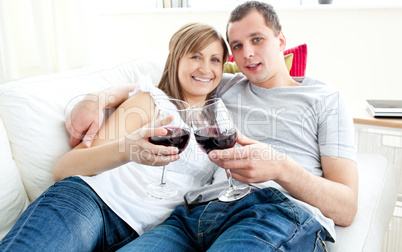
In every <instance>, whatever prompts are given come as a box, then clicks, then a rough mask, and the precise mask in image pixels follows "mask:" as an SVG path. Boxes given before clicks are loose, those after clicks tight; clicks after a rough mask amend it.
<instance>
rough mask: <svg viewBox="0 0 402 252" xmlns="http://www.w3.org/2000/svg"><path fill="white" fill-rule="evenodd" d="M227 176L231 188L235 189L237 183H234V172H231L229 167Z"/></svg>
mask: <svg viewBox="0 0 402 252" xmlns="http://www.w3.org/2000/svg"><path fill="white" fill-rule="evenodd" d="M226 176H227V178H228V183H229V190H235V189H236V187H235V185H234V183H233V178H232V173H231V172H230V170H229V169H226Z"/></svg>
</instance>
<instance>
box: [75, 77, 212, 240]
mask: <svg viewBox="0 0 402 252" xmlns="http://www.w3.org/2000/svg"><path fill="white" fill-rule="evenodd" d="M137 92H149V93H150V95H151V97H153V98H155V97H167V96H166V94H165V93H164V92H162V91H161V90H160V89H158V88H156V87H155V86H154V85H153V83H152V82H151V80H150V79H149V78H145V77H142V78H139V80H138V82H137V87H136V89H135V91H134V92H133V93H132V94H131V95H133V94H135V93H137ZM166 168H167V178H166V182H167V183H168V184H170V185H173V186H175V187H176V188H177V189H178V191H179V194H178V196H176V197H175V198H173V199H169V200H160V199H156V198H154V197H152V196H150V195H149V194H148V193H147V191H146V187H147V185H148V184H149V183H152V182H154V181H160V180H161V176H162V167H161V166H147V165H141V164H138V163H135V162H130V163H127V164H125V165H122V166H120V167H117V168H115V169H112V170H109V171H106V172H103V173H101V174H99V175H96V176H92V177H87V176H80V177H81V178H82V179H83V180H84V181H85V182H86V183H87V184H88V185H89V186H91V188H92V189H93V190H94V191H95V192H96V193H97V194H98V195H99V197H100V198H101V199H102V200H103V201H104V202H105V203H106V204H107V205H108V206H109V207H110V208H111V209H112V210H113V211H114V212H115V213H116V214H117V215H118V216H119V217H120V218H122V219H123V220H124V221H125V222H127V223H128V224H129V225H130V226H131V227H132V228H133V229H134V230H135V231H136V232H137V233H138V234H139V235H141V234H142V233H144V232H145V231H147V230H149V229H151V228H152V227H154V226H156V225H158V224H160V223H162V222H163V221H164V220H165V219H166V218H167V217H168V216H169V215H170V213H171V212H172V211H173V209H174V208H175V207H176V206H177V205H179V204H184V199H183V195H184V194H185V193H186V192H187V191H190V190H194V189H197V188H199V187H201V186H203V185H205V184H206V183H207V182H208V181H210V179H211V177H212V175H213V173H214V172H215V170H216V168H217V166H216V165H214V164H213V163H212V162H211V161H209V159H208V157H207V155H206V154H205V153H204V152H202V151H201V150H200V148H199V147H198V145H197V143H196V141H195V138H194V135H193V134H191V138H190V142H189V144H188V146H187V148H186V149H185V150H184V151H183V152H182V153H181V154H180V159H179V160H178V161H175V162H172V163H170V164H169V165H167V166H166Z"/></svg>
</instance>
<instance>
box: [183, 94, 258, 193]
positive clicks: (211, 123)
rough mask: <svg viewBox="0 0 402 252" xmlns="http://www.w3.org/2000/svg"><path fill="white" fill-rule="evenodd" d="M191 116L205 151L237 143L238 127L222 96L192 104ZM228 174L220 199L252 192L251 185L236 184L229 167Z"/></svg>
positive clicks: (199, 143)
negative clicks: (226, 183) (226, 185)
mask: <svg viewBox="0 0 402 252" xmlns="http://www.w3.org/2000/svg"><path fill="white" fill-rule="evenodd" d="M190 118H191V123H192V127H193V130H194V135H195V139H196V140H197V143H198V145H199V146H200V148H201V149H202V150H203V151H204V152H205V153H207V154H208V153H209V152H210V151H212V150H223V149H227V148H232V147H233V146H234V145H235V143H236V138H237V133H236V127H235V126H234V124H233V120H232V117H231V114H230V112H229V111H228V110H227V108H226V106H225V104H224V103H223V101H222V100H221V99H220V98H213V99H209V100H206V101H204V102H201V103H198V104H196V105H194V106H192V107H191V110H190ZM226 174H227V178H228V182H229V187H228V188H227V189H226V190H225V191H223V192H221V193H220V194H219V197H218V198H219V200H220V201H233V200H238V199H240V198H242V197H244V196H246V195H247V194H248V193H249V192H250V187H249V186H243V187H237V186H235V184H234V182H233V178H232V174H231V173H230V170H229V169H226Z"/></svg>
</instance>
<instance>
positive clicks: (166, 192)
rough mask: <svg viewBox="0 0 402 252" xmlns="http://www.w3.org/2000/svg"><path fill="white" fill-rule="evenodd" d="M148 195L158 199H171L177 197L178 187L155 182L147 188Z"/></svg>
mask: <svg viewBox="0 0 402 252" xmlns="http://www.w3.org/2000/svg"><path fill="white" fill-rule="evenodd" d="M147 193H148V194H149V195H151V196H152V197H154V198H157V199H171V198H174V197H176V195H177V194H178V190H177V188H176V187H174V186H171V185H168V184H164V185H162V184H161V183H160V182H153V183H151V184H149V185H148V186H147Z"/></svg>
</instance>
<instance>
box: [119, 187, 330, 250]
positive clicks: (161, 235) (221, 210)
mask: <svg viewBox="0 0 402 252" xmlns="http://www.w3.org/2000/svg"><path fill="white" fill-rule="evenodd" d="M324 240H325V231H324V228H323V227H322V226H321V224H320V223H319V222H318V221H316V220H315V219H314V218H313V217H312V216H311V215H310V214H309V213H308V212H306V211H305V210H303V209H301V208H299V207H297V206H295V205H294V204H293V203H292V202H291V201H290V200H289V199H288V198H286V197H285V196H284V195H283V194H282V193H281V192H279V191H278V190H276V189H273V188H265V189H261V190H258V191H254V192H253V193H251V194H249V195H247V196H246V197H244V198H243V199H241V200H239V201H233V202H219V201H212V202H209V203H208V204H204V205H200V206H196V207H194V208H192V209H190V210H187V209H186V208H185V207H183V206H178V207H176V208H175V210H174V212H173V213H172V215H171V216H170V217H169V218H168V219H167V220H166V221H165V222H164V223H162V224H161V225H159V226H157V227H155V228H153V229H151V230H150V231H148V232H146V233H145V234H143V235H142V236H140V237H139V238H137V239H136V240H134V241H132V242H130V243H129V244H127V245H125V246H124V247H122V248H121V249H120V250H119V251H177V252H179V251H180V252H182V251H207V250H208V251H249V252H250V251H303V252H304V251H325V243H324Z"/></svg>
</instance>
